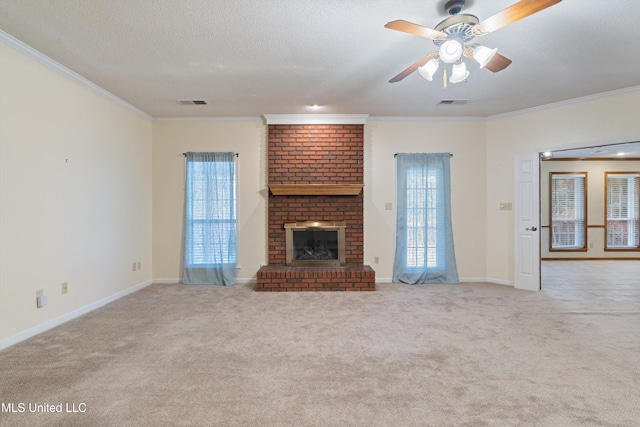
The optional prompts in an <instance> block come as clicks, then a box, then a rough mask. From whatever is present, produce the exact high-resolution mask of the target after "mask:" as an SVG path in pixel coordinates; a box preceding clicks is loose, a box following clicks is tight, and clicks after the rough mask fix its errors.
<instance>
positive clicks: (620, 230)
mask: <svg viewBox="0 0 640 427" xmlns="http://www.w3.org/2000/svg"><path fill="white" fill-rule="evenodd" d="M639 187H640V174H635V173H633V174H629V173H607V225H606V227H607V249H635V248H638V247H639V246H640V242H639V240H640V239H639V236H638V231H639V230H638V228H639V224H638V222H639V220H640V219H639V218H640V215H639V213H638V210H639V209H638V197H639V196H638V192H639Z"/></svg>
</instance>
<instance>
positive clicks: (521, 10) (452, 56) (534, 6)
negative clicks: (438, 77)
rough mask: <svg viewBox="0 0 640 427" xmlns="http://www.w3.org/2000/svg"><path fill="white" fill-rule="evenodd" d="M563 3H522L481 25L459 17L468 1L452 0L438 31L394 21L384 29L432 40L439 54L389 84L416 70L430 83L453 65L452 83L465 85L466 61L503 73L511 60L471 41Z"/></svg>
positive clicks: (548, 0)
mask: <svg viewBox="0 0 640 427" xmlns="http://www.w3.org/2000/svg"><path fill="white" fill-rule="evenodd" d="M561 1H562V0H520V1H519V2H517V3H514V4H513V5H511V6H509V7H507V8H506V9H504V10H503V11H501V12H498V13H497V14H495V15H493V16H491V17H489V18H487V19H485V20H483V21H480V20H479V19H478V18H477V17H476V16H474V15H471V14H468V13H460V11H461V10H462V8H463V7H464V3H465V0H449V1H448V2H447V3H446V4H445V6H444V7H445V10H446V11H447V13H449V15H451V16H449V17H448V18H446V19H445V20H444V21H442V22H440V23H439V24H438V25H436V27H435V29H431V28H427V27H423V26H422V25H418V24H414V23H412V22H408V21H404V20H397V21H391V22H389V23H387V24H386V25H385V28H390V29H392V30H396V31H402V32H403V33H409V34H413V35H416V36H420V37H424V38H427V39H431V40H433V43H434V44H435V45H436V46H438V47H439V49H438V51H437V52H433V53H431V54H429V55H427V56H425V57H424V58H421V59H419V60H418V61H416V62H415V63H414V64H412V65H411V66H409V67H408V68H407V69H405V70H404V71H403V72H401V73H400V74H398V75H397V76H395V77H394V78H392V79H391V80H389V83H395V82H398V81H400V80H402V79H404V78H405V77H407V76H408V75H409V74H411V73H413V72H414V71H416V70H418V72H419V73H420V75H421V76H422V77H424V78H425V79H427V80H429V81H431V80H433V75H434V73H435V72H436V71H437V70H438V67H439V66H440V63H444V64H445V65H446V64H453V65H452V70H451V78H450V79H449V81H450V82H451V83H459V82H462V81H465V80H466V79H467V77H468V76H469V71H468V70H467V66H466V64H465V61H464V59H465V58H467V59H470V60H474V61H476V62H478V64H479V65H480V68H486V69H488V70H489V71H492V72H494V73H497V72H498V71H501V70H504V69H505V68H507V67H508V66H509V65H510V64H511V60H510V59H509V58H506V57H504V56H502V55H500V54H499V53H497V49H490V48H488V47H485V46H482V45H480V44H477V43H471V41H472V40H473V39H474V38H475V37H478V36H483V35H485V34H489V33H492V32H494V31H496V30H499V29H501V28H503V27H506V26H507V25H509V24H512V23H514V22H516V21H519V20H521V19H523V18H526V17H527V16H529V15H533V14H534V13H537V12H540V11H541V10H543V9H546V8H548V7H550V6H553V5H554V4H557V3H560V2H561ZM443 84H444V87H445V88H446V87H447V68H446V67H445V70H444V75H443Z"/></svg>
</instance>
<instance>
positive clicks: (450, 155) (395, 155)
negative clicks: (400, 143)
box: [393, 153, 453, 157]
mask: <svg viewBox="0 0 640 427" xmlns="http://www.w3.org/2000/svg"><path fill="white" fill-rule="evenodd" d="M393 157H398V153H396V154H394V155H393ZM449 157H453V154H451V153H449Z"/></svg>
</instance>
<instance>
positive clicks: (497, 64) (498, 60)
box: [484, 53, 512, 73]
mask: <svg viewBox="0 0 640 427" xmlns="http://www.w3.org/2000/svg"><path fill="white" fill-rule="evenodd" d="M511 62H512V61H511V60H510V59H509V58H507V57H504V56H502V55H500V54H499V53H496V54H495V55H494V56H493V58H491V61H489V63H488V64H487V65H485V66H484V68H486V69H487V70H489V71H493V72H494V73H497V72H498V71H502V70H504V69H505V68H507V67H508V66H509V65H511Z"/></svg>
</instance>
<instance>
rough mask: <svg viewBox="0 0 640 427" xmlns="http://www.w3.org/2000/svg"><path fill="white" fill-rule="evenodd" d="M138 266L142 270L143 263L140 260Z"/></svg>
mask: <svg viewBox="0 0 640 427" xmlns="http://www.w3.org/2000/svg"><path fill="white" fill-rule="evenodd" d="M137 267H138V270H140V269H141V268H142V263H141V262H140V261H138V265H137Z"/></svg>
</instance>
